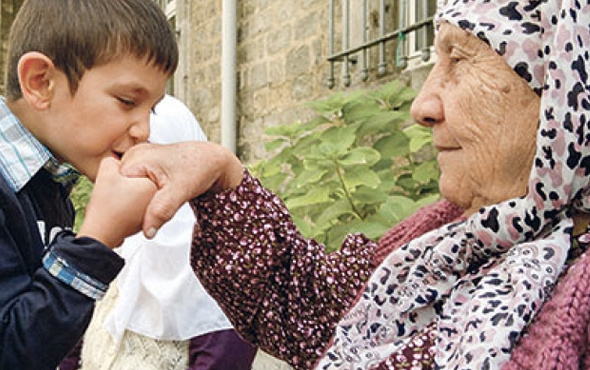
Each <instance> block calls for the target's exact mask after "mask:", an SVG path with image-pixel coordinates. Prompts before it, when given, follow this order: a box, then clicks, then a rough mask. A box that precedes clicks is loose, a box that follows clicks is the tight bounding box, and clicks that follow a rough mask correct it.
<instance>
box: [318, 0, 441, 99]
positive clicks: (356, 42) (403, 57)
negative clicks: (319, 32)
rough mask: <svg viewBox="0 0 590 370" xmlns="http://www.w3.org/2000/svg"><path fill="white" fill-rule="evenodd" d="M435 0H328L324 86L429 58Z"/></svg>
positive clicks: (408, 66)
mask: <svg viewBox="0 0 590 370" xmlns="http://www.w3.org/2000/svg"><path fill="white" fill-rule="evenodd" d="M436 6H437V0H330V26H329V27H330V30H329V53H330V56H329V57H328V61H329V62H330V70H329V76H328V87H329V88H333V87H334V86H335V85H336V69H337V68H340V69H341V82H342V84H343V85H344V86H349V85H350V84H351V81H352V79H353V73H354V77H356V76H357V75H358V78H360V79H361V80H362V81H366V80H367V79H368V78H369V76H370V75H371V74H373V73H374V74H376V75H378V76H383V75H385V74H386V73H390V72H394V71H400V70H404V69H411V68H416V67H417V66H421V65H424V63H428V62H429V61H430V56H431V47H432V44H433V40H434V29H433V26H432V19H433V15H434V12H435V10H436Z"/></svg>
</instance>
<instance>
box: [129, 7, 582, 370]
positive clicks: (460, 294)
mask: <svg viewBox="0 0 590 370" xmlns="http://www.w3.org/2000/svg"><path fill="white" fill-rule="evenodd" d="M589 5H590V4H588V3H585V4H584V5H582V4H581V2H580V1H578V0H575V1H574V0H561V1H560V0H552V1H540V0H528V1H524V0H521V1H515V0H512V1H509V0H495V1H489V0H454V1H450V2H449V3H448V4H446V5H445V6H443V7H442V8H441V9H439V13H438V15H437V19H436V25H437V29H438V31H437V35H436V41H435V47H436V51H437V55H438V59H437V62H436V64H435V66H434V68H433V70H432V72H431V74H430V75H429V77H428V79H427V81H426V82H425V85H424V87H423V89H422V91H421V93H420V95H419V96H418V97H417V98H416V100H415V102H414V105H413V108H412V114H413V116H414V118H415V119H416V121H417V122H419V123H421V124H423V125H428V126H430V127H432V130H433V135H434V143H435V145H436V147H437V148H438V150H439V155H438V162H439V164H440V168H441V173H442V175H441V178H440V190H441V193H442V194H443V196H444V197H445V198H446V200H448V201H449V202H451V203H453V204H454V205H456V206H459V207H461V208H462V209H463V210H464V213H463V215H462V216H460V217H458V219H455V218H456V216H457V213H456V210H453V208H452V207H448V206H441V205H436V206H434V208H432V207H431V208H430V209H428V210H427V211H421V212H426V214H427V215H426V216H427V217H422V216H420V217H415V218H413V219H412V221H411V222H409V223H408V222H406V223H404V224H403V225H402V226H400V227H398V228H397V229H394V234H395V235H394V236H393V237H392V234H389V235H388V236H387V237H386V238H384V240H385V241H388V240H394V241H395V242H396V245H400V247H399V248H390V247H389V246H384V243H382V244H381V246H377V245H375V243H373V242H371V241H369V240H368V239H366V238H365V237H363V236H362V235H351V236H349V237H348V238H347V239H346V240H345V241H344V243H343V247H342V249H341V250H340V251H338V252H336V253H333V254H329V255H326V254H325V253H324V252H323V247H322V246H321V245H318V244H317V243H316V242H314V241H313V240H307V239H305V238H303V237H302V236H301V235H300V234H299V232H298V231H297V229H296V228H295V226H294V225H293V222H292V221H291V219H290V217H289V215H288V212H287V210H286V209H285V207H284V205H283V204H282V203H281V202H280V201H279V200H278V199H277V197H276V196H275V195H273V194H272V193H270V192H269V191H267V190H266V189H264V188H263V187H261V186H260V184H259V183H258V182H257V181H256V180H255V179H253V178H251V177H250V175H249V174H248V173H247V172H242V171H243V170H242V166H241V164H240V163H239V162H238V161H237V160H236V159H235V158H234V157H232V156H231V155H229V154H228V153H227V152H226V151H224V150H223V149H221V148H219V147H216V146H213V145H211V144H209V145H208V146H202V145H197V144H185V145H184V146H175V147H153V146H140V147H137V148H135V149H133V150H131V151H130V152H128V153H127V154H126V155H125V157H124V159H123V172H124V173H125V174H127V175H129V176H144V175H148V176H150V177H151V178H152V179H154V180H155V181H156V182H157V183H158V184H159V187H160V188H161V190H160V191H159V192H158V193H157V194H156V196H155V197H154V200H153V201H152V205H151V206H150V208H149V210H148V213H147V214H146V219H145V222H144V232H146V234H148V235H153V234H154V232H155V230H156V228H157V227H158V226H159V225H160V224H161V222H162V220H163V219H165V218H166V217H168V216H169V215H170V214H171V213H172V211H173V209H174V207H173V206H174V205H176V204H180V203H181V202H182V201H184V200H185V199H190V198H194V199H193V200H192V204H193V208H194V210H195V212H196V213H197V218H198V219H199V220H200V221H199V224H198V226H197V227H196V229H195V235H196V237H195V241H194V244H193V255H192V264H193V267H194V268H195V271H197V273H198V275H199V278H200V279H201V280H202V281H203V283H204V284H205V285H206V287H207V289H208V290H209V291H210V293H211V294H212V295H213V296H214V297H215V298H216V299H217V300H218V301H219V303H220V305H221V307H222V308H223V310H224V311H225V312H226V313H227V314H228V315H229V317H230V318H231V320H232V322H233V323H234V325H235V327H236V329H237V330H239V331H240V332H241V333H242V335H243V336H244V338H246V339H247V340H249V341H251V342H253V343H255V344H256V345H259V346H260V347H262V348H263V349H265V350H267V351H269V352H271V353H273V354H274V355H276V356H279V357H281V358H284V359H286V360H287V361H288V362H289V363H291V364H292V365H293V366H294V367H296V368H298V369H309V368H317V369H374V368H393V369H402V368H450V369H492V368H500V367H502V366H507V367H509V368H521V367H522V368H535V369H536V368H553V367H555V366H562V367H565V368H577V367H578V366H586V365H587V362H589V360H588V359H586V356H585V353H584V351H585V348H586V344H587V342H588V324H589V323H590V319H589V315H590V310H589V307H588V306H589V303H590V285H589V283H588V279H587V278H588V274H590V260H589V259H588V258H589V257H587V256H586V255H585V253H584V251H585V248H586V247H587V245H588V242H589V240H590V238H589V236H590V234H587V228H588V221H587V219H588V217H587V215H588V213H589V211H590V202H589V201H588V200H589V198H588V192H589V186H590V182H589V176H590V148H589V147H588V145H589V141H590V131H589V128H590V127H589V125H590V119H589V117H587V113H586V112H587V111H588V110H589V109H590V97H589V95H590V94H589V86H590V82H589V81H588V73H587V70H586V68H587V67H586V66H587V65H588V59H589V52H588V50H590V6H589ZM203 156H205V158H207V160H203V159H202V157H203ZM199 157H200V158H199ZM170 158H172V159H173V160H170ZM195 158H199V159H195ZM202 163H208V165H206V166H202V165H201V164H202ZM437 207H439V208H437ZM433 209H434V211H436V210H437V209H444V210H445V212H447V213H446V214H445V215H444V217H442V222H440V221H441V220H435V221H436V222H434V223H433V224H432V225H429V220H432V219H435V217H434V216H433V213H432V212H433ZM420 221H421V222H420ZM449 221H453V222H450V223H446V222H449ZM440 223H445V224H444V225H442V226H441V225H440ZM416 224H419V225H420V226H419V227H414V225H416ZM439 226H440V227H439ZM404 228H405V229H404ZM412 228H413V229H412ZM429 228H432V229H433V230H429ZM402 229H403V230H402ZM410 229H411V230H410ZM408 230H409V232H408ZM396 233H397V234H396ZM422 233H423V235H416V234H422ZM385 244H387V243H385ZM384 248H385V249H386V251H387V253H386V256H385V258H384V259H383V261H381V258H379V256H382V255H383V252H384ZM377 262H379V264H378V265H377Z"/></svg>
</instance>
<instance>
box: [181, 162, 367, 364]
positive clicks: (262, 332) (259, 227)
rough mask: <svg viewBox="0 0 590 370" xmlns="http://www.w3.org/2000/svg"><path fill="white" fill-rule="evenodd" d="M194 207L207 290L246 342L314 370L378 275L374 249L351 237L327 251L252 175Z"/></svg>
mask: <svg viewBox="0 0 590 370" xmlns="http://www.w3.org/2000/svg"><path fill="white" fill-rule="evenodd" d="M192 206H193V208H194V209H195V213H196V215H197V220H198V222H197V225H196V227H195V234H194V240H193V248H192V256H191V264H192V267H193V269H194V270H195V272H196V274H197V276H198V277H199V279H200V280H201V282H202V283H203V285H204V286H205V287H206V289H207V290H208V291H209V293H210V294H211V295H212V296H213V297H214V298H215V299H216V300H217V301H218V303H219V305H220V306H221V307H222V309H223V310H224V312H225V313H226V314H227V315H228V317H229V318H230V320H231V321H232V323H233V325H234V326H235V328H236V329H237V330H238V332H240V333H241V335H242V336H243V337H244V338H245V339H246V340H248V341H250V342H252V343H253V344H255V345H257V346H259V347H261V348H262V349H264V350H265V351H267V352H269V353H270V354H272V355H274V356H277V357H279V358H282V359H285V360H286V361H288V362H289V363H290V364H291V365H293V366H294V367H295V368H298V369H309V368H311V367H312V366H313V364H314V362H315V361H316V360H317V358H318V357H319V356H320V355H321V354H322V353H323V351H324V349H325V347H326V346H327V345H328V343H329V341H330V340H331V338H332V335H333V331H334V327H335V326H336V324H337V323H338V321H339V320H340V318H341V317H342V316H343V314H344V313H345V311H346V310H347V309H348V308H349V306H350V305H351V304H352V302H353V301H354V300H355V298H356V297H357V296H358V294H359V293H360V292H361V291H362V289H363V288H364V285H365V282H366V280H367V279H368V277H369V276H370V274H371V272H372V271H373V270H374V268H375V266H374V265H373V263H372V260H373V252H374V249H375V243H373V242H372V241H370V240H369V239H368V238H366V237H364V236H362V235H360V234H355V235H349V236H348V237H347V238H346V239H345V241H344V242H343V245H342V248H341V249H340V250H339V251H337V252H333V253H330V254H328V253H326V252H325V251H324V246H323V245H321V244H319V243H317V242H315V241H314V240H311V239H306V238H304V237H303V236H302V235H301V234H300V233H299V231H298V230H297V228H296V226H295V225H294V223H293V221H292V219H291V217H290V216H289V212H288V210H287V208H286V207H285V205H284V204H283V203H282V202H281V201H280V199H279V198H278V197H277V196H276V195H274V194H273V193H272V192H270V191H269V190H267V189H265V188H264V187H262V185H261V184H260V183H259V181H258V180H256V179H254V178H252V177H251V176H250V174H249V173H248V172H247V171H245V172H244V179H243V180H242V183H241V184H240V185H239V186H238V187H237V188H235V189H231V190H226V191H224V192H221V193H216V194H206V195H203V196H201V197H199V198H197V199H195V200H193V201H192Z"/></svg>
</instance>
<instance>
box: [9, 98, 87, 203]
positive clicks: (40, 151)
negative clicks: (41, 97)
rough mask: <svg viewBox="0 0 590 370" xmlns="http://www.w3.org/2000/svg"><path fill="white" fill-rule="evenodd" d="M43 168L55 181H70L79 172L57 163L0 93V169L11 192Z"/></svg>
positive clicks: (69, 183)
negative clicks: (11, 109)
mask: <svg viewBox="0 0 590 370" xmlns="http://www.w3.org/2000/svg"><path fill="white" fill-rule="evenodd" d="M41 168H45V169H46V170H47V171H49V173H51V174H52V175H53V178H54V180H55V181H57V182H60V183H62V184H64V185H65V186H68V185H71V184H73V183H74V182H75V181H76V179H77V177H78V172H77V171H75V170H74V169H73V168H72V167H71V166H69V165H67V164H60V163H59V161H58V160H57V159H56V158H55V157H54V156H53V155H51V153H50V152H49V150H48V149H47V148H46V147H45V146H43V144H41V143H40V142H39V140H37V139H36V138H35V137H34V136H33V134H31V133H30V132H29V131H28V130H27V129H26V128H25V127H24V126H23V125H22V123H21V122H20V120H19V119H18V118H17V117H16V116H15V115H14V114H13V113H12V112H11V111H10V109H9V108H8V106H7V105H6V99H5V98H4V97H2V96H0V173H1V175H2V176H3V177H4V178H5V179H6V181H7V182H8V184H9V185H10V187H11V188H12V189H13V190H14V192H18V191H20V190H21V189H22V188H23V187H24V186H25V185H26V184H27V182H28V181H29V180H30V179H31V178H32V177H33V176H34V175H35V174H36V173H37V172H38V171H39V170H40V169H41Z"/></svg>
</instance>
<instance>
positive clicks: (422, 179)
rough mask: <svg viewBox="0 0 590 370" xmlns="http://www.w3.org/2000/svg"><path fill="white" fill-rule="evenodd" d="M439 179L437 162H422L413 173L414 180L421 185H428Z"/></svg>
mask: <svg viewBox="0 0 590 370" xmlns="http://www.w3.org/2000/svg"><path fill="white" fill-rule="evenodd" d="M438 177H439V170H438V165H437V163H436V162H435V161H428V162H422V163H420V164H419V165H417V166H416V168H414V171H412V179H414V181H416V182H419V183H427V182H429V181H430V180H436V179H437V178H438Z"/></svg>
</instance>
